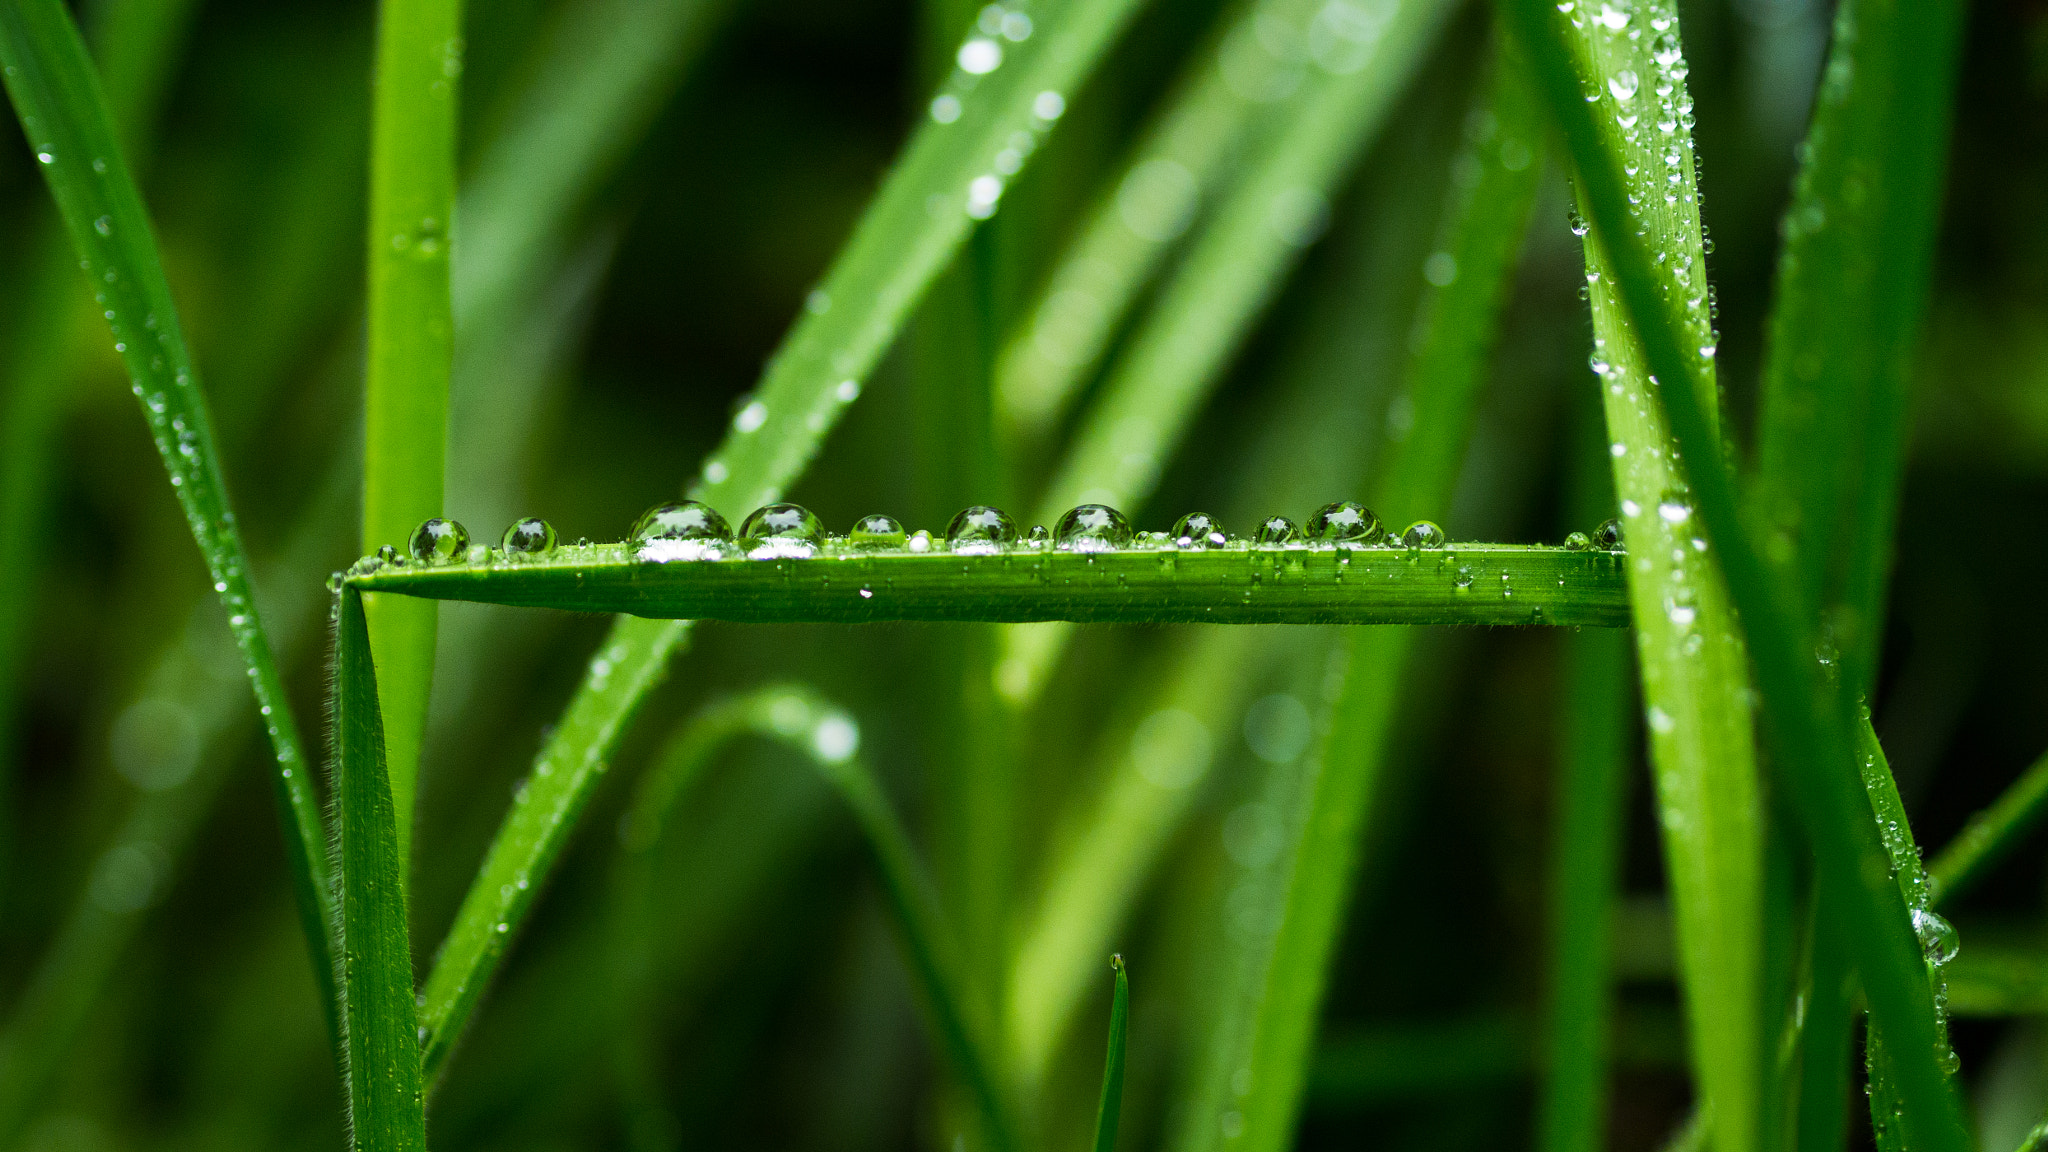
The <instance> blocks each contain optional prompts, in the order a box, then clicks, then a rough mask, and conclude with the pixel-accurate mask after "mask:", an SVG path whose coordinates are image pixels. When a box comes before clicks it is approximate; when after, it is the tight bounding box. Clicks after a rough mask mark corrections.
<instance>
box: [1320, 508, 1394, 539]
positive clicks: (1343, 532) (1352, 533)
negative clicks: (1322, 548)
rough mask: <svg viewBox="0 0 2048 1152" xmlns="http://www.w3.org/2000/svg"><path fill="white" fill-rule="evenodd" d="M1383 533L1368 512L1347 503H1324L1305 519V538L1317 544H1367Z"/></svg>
mask: <svg viewBox="0 0 2048 1152" xmlns="http://www.w3.org/2000/svg"><path fill="white" fill-rule="evenodd" d="M1386 534H1387V530H1386V528H1385V527H1384V526H1383V525H1381V524H1380V518H1379V517H1378V516H1377V515H1375V514H1374V513H1373V510H1372V509H1370V508H1367V507H1366V506H1365V505H1363V504H1359V503H1357V502H1355V501H1351V500H1340V501H1338V502H1337V503H1335V504H1325V505H1323V506H1322V507H1321V508H1318V509H1316V513H1315V515H1313V516H1311V517H1309V518H1308V538H1309V539H1310V540H1312V541H1314V542H1315V543H1318V544H1371V543H1373V542H1374V541H1377V540H1379V539H1380V538H1382V537H1384V536H1385V535H1386Z"/></svg>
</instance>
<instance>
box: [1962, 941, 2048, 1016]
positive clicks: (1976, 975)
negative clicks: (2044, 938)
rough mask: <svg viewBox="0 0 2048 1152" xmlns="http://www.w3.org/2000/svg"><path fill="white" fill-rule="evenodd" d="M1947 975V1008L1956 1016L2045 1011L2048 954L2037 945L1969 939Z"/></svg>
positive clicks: (2046, 1005) (2030, 1014)
mask: <svg viewBox="0 0 2048 1152" xmlns="http://www.w3.org/2000/svg"><path fill="white" fill-rule="evenodd" d="M1947 975H1948V1007H1949V1010H1950V1011H1951V1012H1954V1013H1955V1014H1956V1015H1958V1016H1975V1017H1994V1018H1995V1017H2005V1016H2039V1015H2043V1014H2048V955H2044V954H2043V953H2042V951H2041V950H2040V949H2039V948H2038V947H2023V946H2015V945H2011V944H2003V945H2002V944H1980V943H1977V942H1975V941H1972V942H1971V944H1970V946H1969V948H1968V949H1967V950H1965V951H1963V952H1959V953H1957V954H1956V958H1955V960H1954V961H1953V962H1951V963H1950V964H1949V965H1948V966H1947Z"/></svg>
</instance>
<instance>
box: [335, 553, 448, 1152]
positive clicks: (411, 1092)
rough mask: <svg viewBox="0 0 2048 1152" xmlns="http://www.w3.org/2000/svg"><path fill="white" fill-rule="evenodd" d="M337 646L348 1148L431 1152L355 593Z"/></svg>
mask: <svg viewBox="0 0 2048 1152" xmlns="http://www.w3.org/2000/svg"><path fill="white" fill-rule="evenodd" d="M334 641H335V642H334V807H335V815H336V819H335V829H334V831H335V854H334V858H335V880H336V886H337V887H338V888H339V890H340V905H341V917H340V920H339V921H338V923H337V924H336V928H337V931H336V937H337V942H338V943H339V944H340V946H341V964H340V968H341V971H340V982H341V989H342V1005H343V1008H344V1009H345V1012H344V1016H343V1019H344V1021H345V1025H346V1027H345V1031H346V1035H347V1051H348V1100H349V1110H348V1117H349V1132H350V1139H351V1144H352V1146H353V1147H354V1148H355V1149H356V1150H357V1152H425V1149H426V1146H427V1119H426V1109H425V1097H424V1096H423V1095H422V1094H421V1091H420V1061H419V1036H418V1025H417V1023H416V1022H415V1019H414V1015H413V990H412V942H411V938H410V935H409V932H408V928H407V923H406V919H407V914H406V898H405V861H404V857H403V856H402V855H401V849H400V847H399V844H398V813H397V810H396V809H395V808H394V807H393V805H392V793H391V784H390V781H389V779H388V778H387V777H386V775H385V773H384V732H383V719H382V717H381V716H380V714H379V713H380V710H379V708H378V707H377V672H376V669H375V668H374V667H373V666H372V663H371V658H370V632H369V628H368V626H367V624H366V623H365V621H364V618H363V601H362V596H361V595H360V594H359V593H357V592H356V590H355V589H353V588H344V589H342V590H341V591H340V593H338V594H337V596H336V599H335V637H334Z"/></svg>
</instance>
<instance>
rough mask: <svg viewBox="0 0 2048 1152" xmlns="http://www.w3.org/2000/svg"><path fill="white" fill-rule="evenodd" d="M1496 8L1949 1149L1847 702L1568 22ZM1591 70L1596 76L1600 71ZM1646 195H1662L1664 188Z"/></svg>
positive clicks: (1787, 770)
mask: <svg viewBox="0 0 2048 1152" xmlns="http://www.w3.org/2000/svg"><path fill="white" fill-rule="evenodd" d="M1501 11H1503V12H1505V13H1508V14H1510V15H1511V16H1512V19H1513V23H1514V25H1515V30H1516V35H1517V38H1518V39H1519V40H1521V41H1522V42H1523V43H1524V44H1525V45H1527V46H1528V48H1529V51H1530V53H1531V56H1532V57H1533V58H1534V61H1535V63H1536V70H1537V73H1538V76H1539V78H1540V79H1541V81H1542V87H1543V90H1544V95H1545V97H1546V103H1548V104H1549V106H1550V108H1551V110H1552V113H1553V114H1554V115H1555V116H1556V117H1557V119H1558V122H1559V124H1560V127H1561V128H1562V129H1563V135H1564V137H1565V139H1566V141H1567V142H1568V143H1569V145H1570V147H1571V152H1572V158H1573V161H1574V163H1575V167H1576V169H1577V172H1578V176H1579V189H1580V200H1581V203H1582V204H1583V205H1585V206H1586V207H1587V208H1589V209H1590V210H1591V215H1592V220H1593V226H1594V227H1595V228H1596V229H1598V231H1599V234H1600V236H1601V237H1602V241H1601V244H1602V248H1603V250H1604V254H1605V256H1606V259H1607V261H1608V263H1609V271H1611V272H1612V274H1613V275H1612V277H1611V279H1612V280H1613V281H1614V283H1613V284H1612V285H1611V286H1612V287H1614V288H1616V289H1617V290H1618V291H1617V293H1616V295H1618V297H1619V302H1620V303H1622V304H1625V305H1626V313H1625V314H1626V316H1627V317H1628V319H1629V320H1631V321H1632V322H1633V327H1632V332H1633V335H1634V336H1635V337H1636V338H1637V339H1638V340H1639V341H1640V352H1641V354H1642V355H1643V367H1644V368H1646V369H1648V370H1649V374H1650V375H1652V376H1655V377H1657V378H1658V379H1659V380H1660V381H1661V382H1662V383H1661V384H1660V386H1659V387H1658V389H1657V393H1656V398H1657V399H1661V400H1662V402H1663V404H1662V406H1663V410H1664V416H1665V417H1666V418H1668V420H1669V422H1670V432H1671V434H1672V438H1673V440H1674V441H1675V444H1676V446H1677V448H1678V449H1679V450H1680V452H1681V456H1682V459H1683V461H1684V464H1685V469H1686V472H1687V478H1688V479H1689V480H1690V492H1689V495H1690V506H1689V508H1688V510H1687V515H1688V517H1692V516H1697V517H1698V518H1699V520H1700V521H1701V522H1702V527H1703V528H1704V532H1703V533H1702V534H1701V538H1702V539H1704V540H1706V541H1708V542H1709V544H1710V547H1711V549H1712V551H1713V553H1714V554H1715V555H1717V556H1718V557H1719V559H1720V562H1721V566H1722V571H1723V572H1724V573H1725V576H1726V579H1727V585H1728V589H1729V593H1730V595H1731V596H1732V599H1733V601H1734V604H1735V606H1736V607H1737V608H1738V609H1739V611H1740V612H1741V615H1742V619H1743V621H1744V631H1745V633H1746V637H1745V638H1746V639H1747V641H1748V644H1749V648H1750V655H1751V657H1752V659H1753V662H1754V669H1755V673H1756V677H1757V686H1758V688H1759V689H1760V697H1761V703H1762V705H1763V714H1764V717H1765V719H1766V720H1767V723H1766V725H1765V731H1766V732H1767V734H1768V735H1769V736H1770V737H1771V740H1772V743H1773V748H1774V750H1775V751H1776V753H1777V755H1776V756H1774V758H1773V761H1774V763H1776V764H1778V765H1779V766H1780V767H1781V768H1782V769H1783V775H1784V778H1785V782H1786V784H1787V789H1786V790H1787V793H1788V794H1789V796H1790V799H1791V800H1792V802H1793V807H1794V808H1795V810H1796V811H1797V813H1798V815H1799V818H1800V822H1801V824H1802V825H1803V826H1804V828H1805V830H1806V834H1807V836H1808V839H1809V841H1810V842H1811V843H1812V844H1813V846H1814V849H1815V857H1816V859H1817V863H1818V866H1819V869H1820V874H1821V878H1822V882H1823V884H1824V885H1825V890H1827V891H1831V892H1832V893H1833V894H1834V895H1833V898H1836V899H1840V900H1841V901H1843V906H1844V912H1845V921H1846V922H1847V923H1848V924H1849V926H1850V928H1851V933H1852V938H1853V942H1854V944H1855V953H1856V956H1857V959H1858V961H1859V964H1860V966H1861V968H1862V971H1863V977H1864V986H1865V988H1866V990H1867V991H1868V992H1869V994H1870V1000H1871V1006H1872V1010H1873V1014H1874V1016H1875V1017H1876V1018H1877V1019H1878V1020H1879V1022H1880V1023H1881V1024H1882V1025H1884V1026H1885V1027H1887V1028H1890V1029H1892V1030H1893V1031H1892V1034H1893V1035H1894V1036H1895V1037H1896V1038H1897V1043H1896V1046H1895V1048H1894V1049H1893V1051H1894V1052H1895V1053H1897V1054H1898V1057H1899V1059H1898V1061H1897V1063H1898V1068H1899V1075H1900V1082H1901V1088H1902V1090H1903V1092H1904V1095H1905V1098H1906V1099H1907V1101H1908V1103H1909V1105H1910V1107H1909V1108H1908V1110H1907V1116H1908V1123H1909V1125H1910V1126H1911V1129H1912V1132H1913V1134H1914V1136H1915V1138H1916V1139H1918V1140H1920V1141H1922V1142H1924V1143H1925V1145H1926V1146H1927V1147H1929V1148H1937V1149H1955V1150H1957V1152H1960V1149H1962V1148H1964V1147H1966V1146H1967V1143H1968V1141H1967V1137H1966V1136H1965V1135H1964V1132H1965V1128H1964V1125H1963V1122H1962V1117H1961V1113H1960V1105H1959V1103H1958V1101H1957V1100H1956V1098H1955V1096H1954V1094H1953V1092H1952V1091H1951V1090H1950V1089H1949V1087H1948V1085H1947V1083H1946V1081H1945V1077H1944V1075H1943V1073H1942V1070H1941V1068H1940V1067H1939V1065H1938V1063H1937V1060H1936V1033H1935V1027H1934V1013H1933V1002H1932V994H1931V992H1930V990H1929V987H1928V983H1927V976H1926V972H1925V970H1924V968H1923V966H1922V964H1921V962H1920V956H1919V948H1918V946H1917V942H1916V941H1915V939H1914V936H1913V932H1912V928H1911V925H1910V924H1909V923H1908V917H1907V914H1906V907H1905V904H1904V902H1903V900H1901V899H1900V897H1899V895H1898V891H1897V888H1896V887H1895V886H1894V885H1893V884H1892V883H1891V882H1890V881H1889V879H1888V877H1887V875H1886V873H1887V865H1886V861H1885V858H1884V852H1883V848H1882V846H1881V844H1880V843H1879V840H1878V832H1877V828H1876V826H1875V823H1874V821H1873V820H1872V818H1871V814H1870V804H1869V801H1868V800H1867V799H1866V798H1865V797H1864V796H1863V795H1862V789H1861V788H1860V787H1859V786H1858V784H1857V781H1856V779H1855V775H1854V773H1855V767H1854V763H1853V759H1852V752H1851V748H1850V742H1849V724H1850V721H1851V718H1850V714H1849V711H1848V706H1847V702H1846V701H1845V700H1844V699H1843V698H1842V695H1841V693H1839V692H1837V691H1835V690H1832V689H1831V688H1830V687H1829V686H1827V685H1826V684H1824V683H1823V681H1822V679H1821V675H1820V669H1819V667H1818V665H1817V663H1816V661H1815V658H1814V653H1815V652H1816V648H1815V646H1814V643H1813V639H1814V638H1813V636H1812V634H1811V632H1810V630H1809V629H1808V628H1807V627H1806V626H1805V624H1804V620H1805V617H1803V616H1802V615H1801V614H1800V613H1799V611H1798V610H1797V609H1796V608H1795V607H1794V604H1793V602H1790V601H1789V590H1787V589H1783V588H1780V587H1777V586H1774V582H1773V577H1772V575H1771V573H1770V571H1769V569H1768V568H1767V566H1766V564H1765V562H1764V561H1763V559H1762V557H1761V554H1760V553H1759V551H1758V550H1757V548H1756V546H1755V544H1754V542H1753V541H1752V539H1751V538H1750V537H1749V536H1748V535H1747V534H1746V533H1745V531H1744V527H1743V524H1742V522H1741V519H1740V512H1739V510H1738V508H1737V504H1736V496H1735V490H1734V483H1733V480H1732V479H1731V477H1730V476H1729V475H1728V473H1727V471H1726V468H1725V465H1724V463H1723V461H1722V458H1721V448H1720V443H1719V439H1718V436H1717V434H1716V432H1715V429H1714V422H1713V420H1712V418H1711V417H1710V415H1709V414H1708V409H1707V408H1706V405H1705V403H1704V402H1703V401H1704V400H1705V399H1711V397H1712V391H1711V388H1710V387H1707V386H1705V384H1706V381H1705V376H1704V374H1703V373H1702V372H1701V370H1700V369H1701V365H1702V364H1703V363H1704V362H1705V360H1706V358H1705V357H1704V356H1701V355H1700V354H1699V349H1700V347H1702V346H1703V345H1700V344H1699V343H1698V342H1697V340H1696V338H1693V337H1691V336H1690V334H1688V333H1686V332H1685V330H1684V327H1683V325H1682V322H1681V321H1680V320H1679V319H1678V318H1676V317H1674V316H1672V315H1670V314H1668V313H1667V312H1666V307H1667V304H1666V298H1665V296H1664V292H1663V290H1662V289H1661V287H1660V281H1659V279H1658V278H1657V276H1656V275H1655V273H1654V272H1653V271H1652V264H1651V261H1650V258H1649V256H1648V255H1647V253H1646V252H1645V251H1644V250H1643V247H1642V246H1641V245H1640V244H1638V243H1637V241H1636V239H1635V236H1634V231H1635V224H1634V221H1633V214H1632V213H1631V211H1630V209H1629V205H1628V199H1627V197H1628V193H1627V191H1626V185H1624V183H1623V180H1622V176H1621V174H1620V172H1619V171H1618V165H1617V163H1616V159H1615V157H1614V156H1613V155H1612V154H1611V153H1610V152H1609V151H1608V147H1607V145H1606V143H1605V141H1604V140H1603V136H1602V130H1601V128H1600V127H1599V125H1598V124H1597V123H1596V121H1595V118H1594V114H1593V111H1592V110H1591V107H1590V106H1589V105H1588V103H1587V101H1586V99H1585V93H1584V89H1585V85H1584V84H1582V81H1581V79H1580V76H1579V74H1578V72H1577V70H1576V68H1575V66H1574V64H1573V62H1572V52H1571V48H1570V46H1569V42H1568V39H1567V32H1566V30H1565V29H1564V28H1563V27H1560V26H1556V25H1555V23H1554V21H1553V20H1552V17H1553V16H1558V18H1559V19H1564V17H1562V16H1561V15H1560V14H1557V13H1555V12H1554V11H1553V10H1551V9H1550V8H1549V7H1548V6H1543V5H1535V4H1520V3H1510V4H1506V5H1504V6H1503V7H1502V8H1501ZM1660 18H1662V17H1660ZM1594 78H1596V79H1597V80H1599V81H1600V82H1602V83H1604V82H1605V81H1606V80H1607V79H1609V78H1610V77H1608V76H1605V75H1598V76H1596V77H1594ZM1659 161H1660V162H1661V158H1659ZM1653 194H1655V195H1657V196H1659V197H1661V195H1662V192H1661V190H1659V191H1657V192H1655V193H1653ZM1670 303H1671V304H1672V305H1676V304H1679V303H1681V300H1680V299H1673V300H1671V301H1670ZM1660 519H1661V517H1660ZM1744 707H1747V705H1746V704H1745V705H1744ZM1752 1019H1754V1017H1752ZM1749 1058H1750V1059H1752V1060H1753V1059H1754V1056H1753V1055H1752V1056H1750V1057H1749ZM1710 1091H1711V1089H1710ZM1718 1115H1719V1114H1718V1113H1717V1117H1718ZM1716 1123H1717V1126H1718V1124H1719V1121H1718V1119H1717V1121H1716Z"/></svg>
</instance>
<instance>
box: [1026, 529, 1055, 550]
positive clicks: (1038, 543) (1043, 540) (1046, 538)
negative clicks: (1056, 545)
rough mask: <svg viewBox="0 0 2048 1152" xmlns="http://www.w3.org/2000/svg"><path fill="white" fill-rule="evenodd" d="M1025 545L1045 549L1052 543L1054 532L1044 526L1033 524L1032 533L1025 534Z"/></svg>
mask: <svg viewBox="0 0 2048 1152" xmlns="http://www.w3.org/2000/svg"><path fill="white" fill-rule="evenodd" d="M1024 543H1026V544H1028V545H1030V546H1031V547H1033V548H1044V547H1045V546H1046V545H1048V544H1050V543H1052V530H1051V529H1049V528H1047V527H1046V526H1045V525H1043V524H1033V525H1032V526H1031V531H1029V532H1026V533H1025V534H1024Z"/></svg>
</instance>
